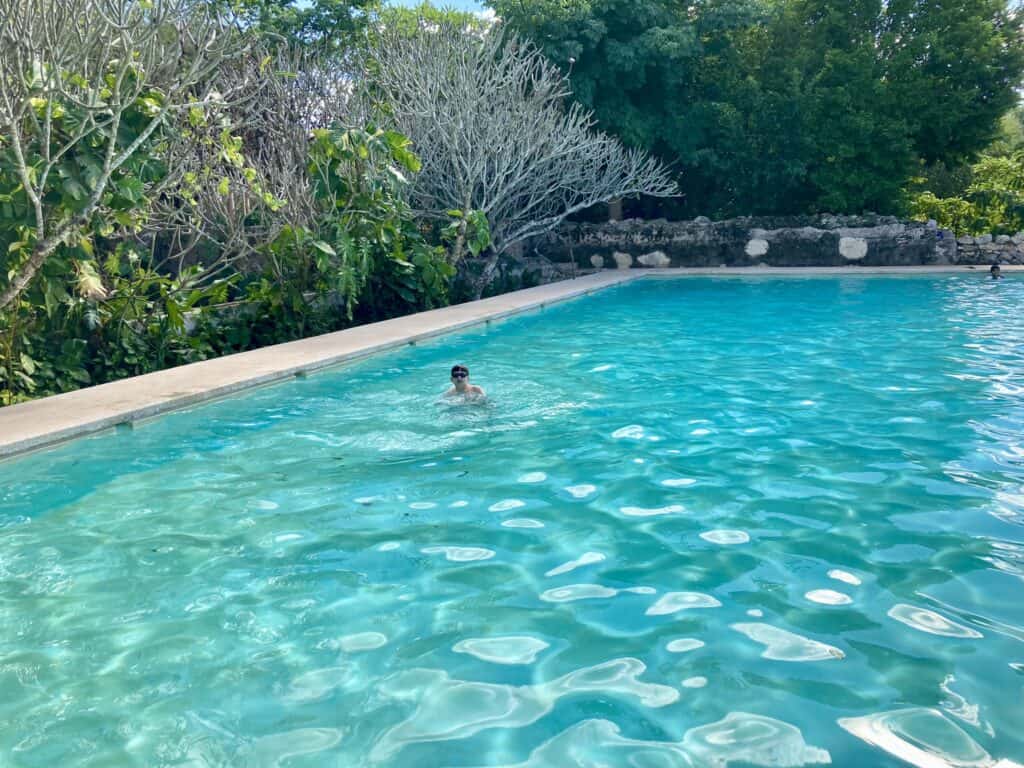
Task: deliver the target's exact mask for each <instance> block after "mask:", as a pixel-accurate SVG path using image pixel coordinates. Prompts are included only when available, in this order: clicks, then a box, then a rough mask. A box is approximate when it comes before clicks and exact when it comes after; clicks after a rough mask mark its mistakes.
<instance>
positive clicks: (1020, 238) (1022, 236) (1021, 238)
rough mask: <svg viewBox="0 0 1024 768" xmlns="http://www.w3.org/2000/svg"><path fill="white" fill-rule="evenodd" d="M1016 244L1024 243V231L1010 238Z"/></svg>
mask: <svg viewBox="0 0 1024 768" xmlns="http://www.w3.org/2000/svg"><path fill="white" fill-rule="evenodd" d="M1010 239H1011V240H1012V241H1013V242H1014V243H1015V244H1016V245H1021V244H1024V232H1018V233H1017V234H1016V235H1014V236H1013V237H1011V238H1010Z"/></svg>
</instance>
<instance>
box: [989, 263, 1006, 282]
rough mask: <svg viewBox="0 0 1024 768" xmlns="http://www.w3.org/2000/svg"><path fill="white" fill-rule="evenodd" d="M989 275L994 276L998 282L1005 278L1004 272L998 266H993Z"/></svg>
mask: <svg viewBox="0 0 1024 768" xmlns="http://www.w3.org/2000/svg"><path fill="white" fill-rule="evenodd" d="M988 273H989V274H990V275H992V279H993V280H998V279H999V278H1001V277H1002V276H1003V270H1002V269H1000V268H999V265H998V264H993V265H992V268H991V269H990V270H989V271H988Z"/></svg>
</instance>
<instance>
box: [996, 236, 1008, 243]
mask: <svg viewBox="0 0 1024 768" xmlns="http://www.w3.org/2000/svg"><path fill="white" fill-rule="evenodd" d="M1009 242H1011V240H1010V236H1009V235H999V237H997V238H996V243H998V244H999V245H1006V244H1007V243H1009Z"/></svg>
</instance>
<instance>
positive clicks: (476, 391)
mask: <svg viewBox="0 0 1024 768" xmlns="http://www.w3.org/2000/svg"><path fill="white" fill-rule="evenodd" d="M456 395H461V396H462V397H465V398H467V399H469V398H472V399H474V400H476V399H478V398H483V397H486V396H487V394H486V393H485V392H484V391H483V389H482V388H481V387H478V386H477V385H476V384H470V383H469V368H467V367H466V366H464V365H455V366H452V386H451V389H449V390H448V391H447V392H445V393H444V396H445V397H455V396H456Z"/></svg>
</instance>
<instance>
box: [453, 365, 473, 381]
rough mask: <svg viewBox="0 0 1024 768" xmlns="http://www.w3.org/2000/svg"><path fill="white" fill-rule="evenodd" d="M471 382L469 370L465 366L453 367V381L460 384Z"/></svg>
mask: <svg viewBox="0 0 1024 768" xmlns="http://www.w3.org/2000/svg"><path fill="white" fill-rule="evenodd" d="M468 380H469V368H467V367H466V366H464V365H453V366H452V381H454V382H456V383H458V382H460V381H468Z"/></svg>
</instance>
